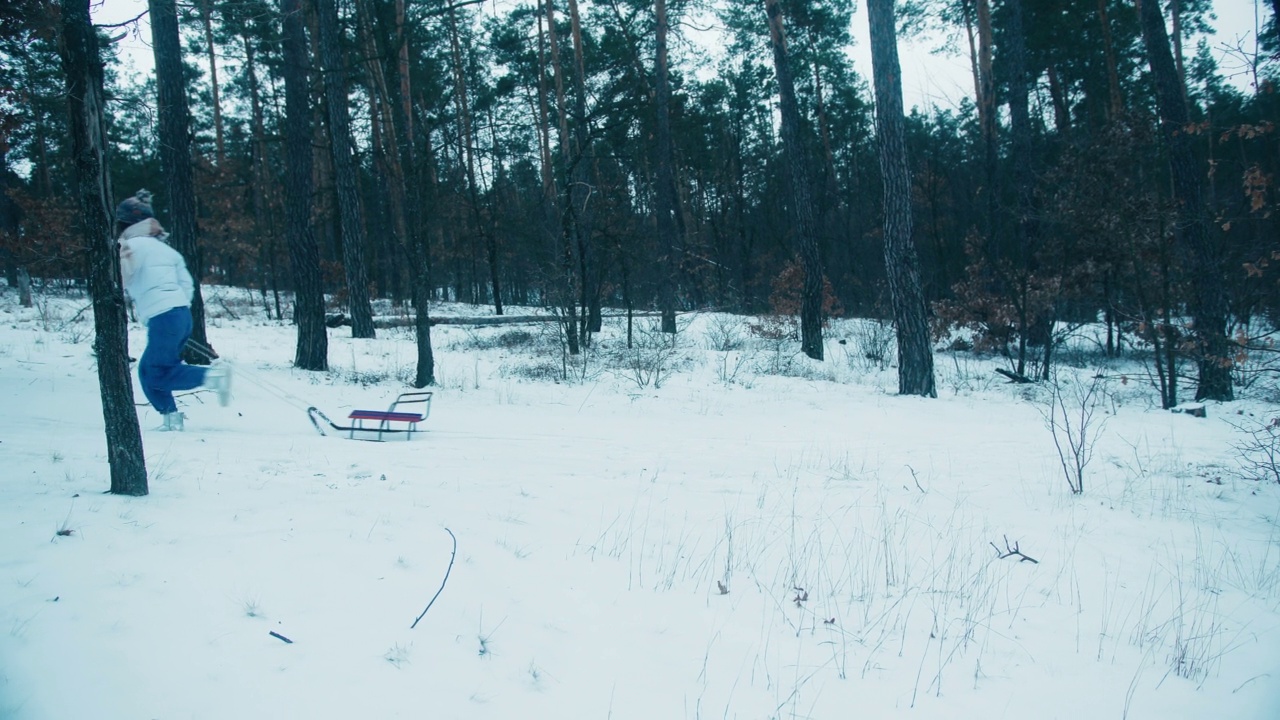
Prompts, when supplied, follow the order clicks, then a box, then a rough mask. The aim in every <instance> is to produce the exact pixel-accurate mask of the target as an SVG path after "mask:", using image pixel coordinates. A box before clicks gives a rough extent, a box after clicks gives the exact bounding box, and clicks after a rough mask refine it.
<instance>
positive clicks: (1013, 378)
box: [996, 368, 1035, 383]
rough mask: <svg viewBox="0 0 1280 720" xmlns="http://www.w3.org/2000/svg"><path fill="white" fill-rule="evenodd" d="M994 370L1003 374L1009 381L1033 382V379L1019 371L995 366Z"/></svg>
mask: <svg viewBox="0 0 1280 720" xmlns="http://www.w3.org/2000/svg"><path fill="white" fill-rule="evenodd" d="M996 372H998V373H1000V374H1001V375H1003V376H1005V377H1007V378H1009V382H1015V383H1033V382H1035V380H1032V379H1031V378H1029V377H1027V376H1026V375H1022V374H1020V373H1016V372H1014V371H1012V370H1006V369H1004V368H996Z"/></svg>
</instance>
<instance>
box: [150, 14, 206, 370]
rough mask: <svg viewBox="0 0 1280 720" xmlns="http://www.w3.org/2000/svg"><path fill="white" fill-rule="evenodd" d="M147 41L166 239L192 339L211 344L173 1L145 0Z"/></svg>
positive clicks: (197, 359)
mask: <svg viewBox="0 0 1280 720" xmlns="http://www.w3.org/2000/svg"><path fill="white" fill-rule="evenodd" d="M148 7H149V8H150V15H151V44H152V49H153V51H154V53H155V60H156V104H157V105H158V115H159V116H160V133H159V134H160V171H161V175H162V176H163V178H164V185H165V190H167V191H168V193H167V197H166V200H167V201H168V204H169V211H170V213H171V214H172V220H171V222H170V227H169V230H170V236H169V243H170V244H171V245H173V247H174V249H175V250H177V251H178V252H180V253H182V257H183V259H184V260H185V261H186V263H187V269H188V270H189V271H190V272H191V276H192V278H193V279H194V280H195V293H194V296H193V297H192V298H191V339H192V340H195V341H196V342H198V343H200V344H202V345H204V346H205V347H209V348H212V345H210V344H209V338H208V333H207V332H206V330H205V317H204V295H203V293H202V292H201V289H200V281H201V279H202V278H203V277H204V260H203V258H202V256H201V252H200V243H199V227H198V226H197V224H196V190H195V181H194V180H193V178H192V169H191V112H190V109H189V108H188V106H187V83H186V79H185V78H184V77H183V69H182V39H181V37H180V36H179V34H178V9H177V4H176V3H175V2H174V0H148ZM186 360H187V362H190V363H199V364H206V365H207V364H208V363H209V358H207V357H206V356H205V353H202V352H189V353H187V354H186Z"/></svg>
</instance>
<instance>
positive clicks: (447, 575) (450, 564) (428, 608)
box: [409, 528, 458, 630]
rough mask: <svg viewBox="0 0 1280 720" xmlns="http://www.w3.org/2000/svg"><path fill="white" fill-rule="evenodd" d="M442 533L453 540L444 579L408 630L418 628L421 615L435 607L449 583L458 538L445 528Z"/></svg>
mask: <svg viewBox="0 0 1280 720" xmlns="http://www.w3.org/2000/svg"><path fill="white" fill-rule="evenodd" d="M444 531H445V532H447V533H449V537H451V538H453V552H452V553H450V554H449V567H447V568H445V571H444V579H443V580H441V581H440V589H439V590H436V594H435V595H432V596H431V602H429V603H427V606H426V607H425V608H423V609H422V614H420V615H418V617H417V619H416V620H414V621H413V624H412V625H410V626H409V629H410V630H412V629H414V628H416V627H418V620H421V619H422V617H423V615H426V614H427V611H428V610H430V609H431V606H432V605H435V603H436V598H438V597H440V593H442V592H444V584H445V583H447V582H449V573H450V572H453V561H454V560H455V559H456V558H457V557H458V536H456V535H454V534H453V531H452V530H450V529H449V528H445V529H444Z"/></svg>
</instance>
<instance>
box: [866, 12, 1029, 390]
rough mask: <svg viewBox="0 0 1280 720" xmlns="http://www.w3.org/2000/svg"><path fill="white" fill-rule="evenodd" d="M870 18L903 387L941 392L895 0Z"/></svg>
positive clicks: (891, 289)
mask: <svg viewBox="0 0 1280 720" xmlns="http://www.w3.org/2000/svg"><path fill="white" fill-rule="evenodd" d="M1015 1H1016V0H1015ZM867 19H868V22H869V24H870V29H871V66H872V71H873V75H874V80H875V95H876V141H877V144H878V146H879V151H880V174H881V176H882V178H883V180H884V262H885V270H886V271H887V274H888V278H889V295H890V298H891V300H892V302H893V318H894V322H895V323H896V324H897V326H898V393H899V394H902V395H922V396H924V397H937V396H938V390H937V386H936V385H935V382H934V374H933V348H932V346H931V345H930V343H929V325H928V320H927V311H926V308H925V301H924V292H923V291H922V290H921V288H920V262H919V260H918V258H917V253H916V245H915V240H914V238H912V236H911V230H912V221H911V170H910V167H909V165H908V163H907V149H906V143H905V140H904V136H905V134H906V133H905V130H904V125H905V122H904V120H903V110H902V68H901V65H900V63H899V61H898V37H897V29H896V28H895V26H894V11H893V0H867Z"/></svg>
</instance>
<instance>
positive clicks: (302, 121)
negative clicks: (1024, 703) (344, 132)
mask: <svg viewBox="0 0 1280 720" xmlns="http://www.w3.org/2000/svg"><path fill="white" fill-rule="evenodd" d="M280 12H281V14H282V15H283V16H284V43H283V51H284V64H283V68H282V73H283V75H284V91H285V118H284V123H285V154H286V155H287V156H288V161H287V162H286V163H285V198H284V199H285V236H286V238H287V242H288V244H289V260H290V264H291V265H292V266H293V286H294V293H295V304H294V320H295V322H297V324H298V342H297V347H296V351H295V353H294V358H293V364H294V365H296V366H297V367H299V368H301V369H303V370H328V369H329V336H328V334H327V331H326V329H325V324H324V287H323V285H322V283H321V278H320V249H319V247H318V246H317V245H316V237H315V232H314V230H313V228H312V226H311V203H312V190H313V188H312V177H311V173H312V170H313V151H312V147H311V107H310V92H309V89H308V87H309V83H308V81H307V67H308V61H307V57H308V53H307V36H306V30H305V27H304V23H303V18H302V10H301V3H300V0H280Z"/></svg>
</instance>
